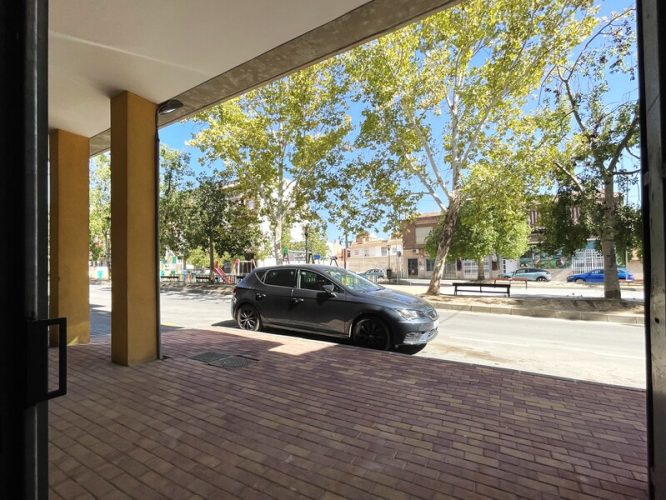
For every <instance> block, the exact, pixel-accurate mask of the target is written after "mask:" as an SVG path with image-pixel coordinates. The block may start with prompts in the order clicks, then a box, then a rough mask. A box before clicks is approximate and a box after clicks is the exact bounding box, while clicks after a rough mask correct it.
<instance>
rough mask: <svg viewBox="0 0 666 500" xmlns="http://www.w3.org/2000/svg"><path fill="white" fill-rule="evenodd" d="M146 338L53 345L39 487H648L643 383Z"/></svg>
mask: <svg viewBox="0 0 666 500" xmlns="http://www.w3.org/2000/svg"><path fill="white" fill-rule="evenodd" d="M163 344H164V353H165V354H166V355H167V356H169V358H168V359H165V360H163V361H155V362H152V363H147V364H144V365H140V366H135V367H130V368H127V367H120V366H116V365H113V364H112V363H111V362H110V346H109V344H108V343H97V344H91V345H88V346H79V347H72V348H70V349H69V357H70V363H69V394H68V395H67V396H66V397H63V398H59V399H56V400H53V401H51V403H50V493H51V498H54V499H59V498H64V499H73V498H95V497H96V498H130V497H131V498H137V499H150V498H177V499H181V498H183V499H188V498H212V499H224V498H235V497H238V498H271V497H272V498H280V499H291V498H306V497H307V498H325V499H329V498H330V499H333V498H341V497H344V498H351V499H362V498H391V499H401V498H461V499H472V498H497V499H509V498H519V497H524V498H604V499H615V498H646V497H647V483H646V481H647V477H646V460H645V456H646V431H645V424H644V420H645V410H644V404H645V393H644V392H643V391H638V390H630V389H623V388H619V387H613V386H605V385H599V384H593V383H587V382H578V381H572V380H563V379H558V378H552V377H545V376H539V375H532V374H527V373H521V372H516V371H511V370H502V369H496V368H490V367H482V366H475V365H467V364H459V363H452V362H447V361H441V360H435V359H426V358H417V357H411V356H408V355H404V354H397V353H385V352H375V351H369V350H362V349H357V348H354V347H350V346H346V345H339V344H330V343H326V342H318V341H312V340H307V339H302V338H298V337H290V336H276V335H270V334H261V333H258V334H252V335H250V334H245V333H242V332H238V331H237V332H233V333H232V332H231V331H224V330H223V329H221V330H220V331H193V330H181V331H172V332H169V333H167V334H165V335H164V337H163ZM209 351H215V352H218V353H221V354H233V355H240V356H243V358H241V361H246V362H248V363H249V365H248V366H245V367H240V368H225V367H220V366H212V365H209V364H206V363H205V362H202V361H197V360H194V359H191V357H192V356H194V355H197V354H201V353H204V352H209ZM234 359H237V358H234Z"/></svg>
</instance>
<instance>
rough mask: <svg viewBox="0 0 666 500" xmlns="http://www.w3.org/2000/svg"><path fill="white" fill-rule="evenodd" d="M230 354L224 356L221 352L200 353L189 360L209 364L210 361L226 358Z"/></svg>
mask: <svg viewBox="0 0 666 500" xmlns="http://www.w3.org/2000/svg"><path fill="white" fill-rule="evenodd" d="M229 356H231V354H225V353H223V352H213V351H209V352H202V353H201V354H197V355H196V356H192V357H191V358H190V359H196V360H197V361H203V362H204V363H210V362H211V361H216V360H218V359H222V358H228V357H229Z"/></svg>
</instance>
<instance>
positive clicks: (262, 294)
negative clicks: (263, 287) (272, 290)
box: [254, 293, 266, 300]
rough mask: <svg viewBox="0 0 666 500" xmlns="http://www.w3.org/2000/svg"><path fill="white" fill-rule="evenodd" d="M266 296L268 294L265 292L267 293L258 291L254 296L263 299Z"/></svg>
mask: <svg viewBox="0 0 666 500" xmlns="http://www.w3.org/2000/svg"><path fill="white" fill-rule="evenodd" d="M265 297H266V294H265V293H257V294H256V295H255V296H254V298H255V299H257V300H261V299H263V298H265Z"/></svg>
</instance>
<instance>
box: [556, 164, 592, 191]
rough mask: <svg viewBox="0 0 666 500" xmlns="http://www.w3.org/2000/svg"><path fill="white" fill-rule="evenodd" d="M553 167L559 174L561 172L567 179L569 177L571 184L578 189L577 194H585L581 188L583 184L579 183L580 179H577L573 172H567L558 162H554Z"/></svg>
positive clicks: (583, 188)
mask: <svg viewBox="0 0 666 500" xmlns="http://www.w3.org/2000/svg"><path fill="white" fill-rule="evenodd" d="M555 166H556V167H557V169H558V170H559V171H560V172H562V173H563V174H564V175H566V176H567V177H569V179H571V180H572V181H573V183H574V184H575V185H576V188H577V189H578V192H579V193H580V194H585V191H586V189H585V186H583V184H582V183H581V182H580V179H579V178H578V176H576V174H574V173H573V172H571V171H569V170H568V169H567V168H566V167H565V166H564V165H562V164H561V163H560V162H559V161H556V162H555Z"/></svg>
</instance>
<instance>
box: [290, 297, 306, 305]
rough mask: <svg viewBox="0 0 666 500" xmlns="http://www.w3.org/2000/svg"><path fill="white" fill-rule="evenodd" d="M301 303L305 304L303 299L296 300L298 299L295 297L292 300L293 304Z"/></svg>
mask: <svg viewBox="0 0 666 500" xmlns="http://www.w3.org/2000/svg"><path fill="white" fill-rule="evenodd" d="M301 302H303V299H298V298H296V297H294V298H293V299H291V303H292V304H300V303H301Z"/></svg>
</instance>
